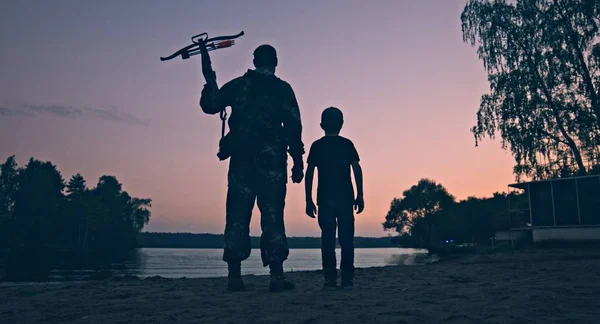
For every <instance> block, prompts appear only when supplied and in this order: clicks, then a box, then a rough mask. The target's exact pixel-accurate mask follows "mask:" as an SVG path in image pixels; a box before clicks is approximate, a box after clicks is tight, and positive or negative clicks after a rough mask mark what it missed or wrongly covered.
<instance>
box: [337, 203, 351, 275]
mask: <svg viewBox="0 0 600 324" xmlns="http://www.w3.org/2000/svg"><path fill="white" fill-rule="evenodd" d="M338 236H339V241H340V247H341V248H342V260H341V264H340V270H341V276H342V281H352V280H353V279H354V210H353V206H352V205H349V207H347V206H344V207H343V209H342V210H340V213H339V216H338Z"/></svg>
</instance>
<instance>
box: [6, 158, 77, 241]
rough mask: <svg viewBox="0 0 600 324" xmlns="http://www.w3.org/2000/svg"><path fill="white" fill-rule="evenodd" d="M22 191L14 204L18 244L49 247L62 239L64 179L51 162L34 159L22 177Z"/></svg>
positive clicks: (20, 180) (20, 174) (19, 181)
mask: <svg viewBox="0 0 600 324" xmlns="http://www.w3.org/2000/svg"><path fill="white" fill-rule="evenodd" d="M17 179H18V190H17V192H16V195H15V202H14V218H15V222H16V231H17V234H18V236H17V238H18V239H19V242H18V243H21V244H25V245H35V246H46V245H49V244H54V243H55V242H54V241H55V240H56V239H59V238H61V236H60V224H62V222H60V221H58V220H59V217H60V215H61V213H60V209H61V207H62V206H63V202H64V201H63V199H64V195H63V189H64V187H65V184H64V181H63V178H62V175H61V174H60V172H59V171H58V170H57V169H56V166H55V165H53V164H52V163H50V162H42V161H39V160H35V159H33V158H31V159H30V160H29V163H27V165H26V166H25V168H24V169H23V170H22V171H21V172H19V174H18V177H17Z"/></svg>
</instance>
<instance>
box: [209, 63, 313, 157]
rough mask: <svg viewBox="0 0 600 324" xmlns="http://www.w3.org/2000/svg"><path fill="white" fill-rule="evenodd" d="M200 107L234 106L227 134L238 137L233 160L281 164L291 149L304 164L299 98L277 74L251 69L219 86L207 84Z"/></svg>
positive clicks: (215, 110)
mask: <svg viewBox="0 0 600 324" xmlns="http://www.w3.org/2000/svg"><path fill="white" fill-rule="evenodd" d="M200 107H201V108H202V111H204V112H205V113H207V114H211V115H212V114H217V113H219V112H220V111H221V110H223V109H225V107H231V114H230V117H229V124H228V125H229V130H230V133H229V134H228V136H230V135H234V136H235V139H236V149H235V151H234V153H233V154H232V160H234V159H235V160H244V161H249V162H250V161H253V162H254V163H255V164H256V163H257V161H258V162H259V163H262V164H265V167H267V168H279V167H282V166H283V167H285V165H287V153H289V154H290V156H291V157H292V159H293V160H294V164H298V165H299V166H301V165H302V156H303V155H304V153H305V151H304V144H303V142H302V123H301V120H300V109H299V107H298V102H297V100H296V96H295V94H294V91H293V90H292V87H291V86H290V85H289V84H288V83H287V82H285V81H283V80H281V79H280V78H278V77H276V76H275V75H272V74H271V75H270V74H264V73H259V72H256V71H254V70H248V71H247V72H246V73H245V74H244V75H243V76H241V77H238V78H236V79H233V80H231V81H229V82H227V83H226V84H224V85H223V86H222V87H221V88H220V89H213V88H212V87H210V86H209V85H204V88H203V89H202V95H201V98H200Z"/></svg>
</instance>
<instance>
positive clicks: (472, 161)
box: [0, 0, 514, 236]
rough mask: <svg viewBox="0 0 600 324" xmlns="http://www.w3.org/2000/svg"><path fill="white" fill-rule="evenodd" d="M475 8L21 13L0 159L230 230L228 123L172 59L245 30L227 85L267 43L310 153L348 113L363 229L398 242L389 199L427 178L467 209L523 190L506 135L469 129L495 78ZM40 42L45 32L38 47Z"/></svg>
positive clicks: (195, 226) (1, 79) (231, 57)
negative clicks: (332, 120) (475, 28)
mask: <svg viewBox="0 0 600 324" xmlns="http://www.w3.org/2000/svg"><path fill="white" fill-rule="evenodd" d="M464 3H465V2H464V1H458V0H456V1H444V2H440V1H433V0H428V1H420V2H418V3H408V2H400V1H398V2H390V3H385V4H378V5H377V6H375V5H369V4H368V3H366V2H361V1H337V2H336V1H331V2H327V3H321V4H318V5H317V4H316V3H313V4H311V5H310V6H308V5H304V4H302V2H298V3H295V4H290V3H287V4H286V3H279V2H269V1H264V3H263V5H264V6H267V5H268V6H269V10H264V9H261V7H263V6H261V5H257V4H256V3H253V4H249V3H246V2H242V1H238V2H235V1H229V2H228V1H225V2H223V3H219V4H214V6H220V7H221V8H211V10H210V12H219V10H227V12H228V16H229V18H230V19H228V20H227V21H224V20H223V19H222V18H221V15H210V14H209V13H208V12H207V11H206V10H204V8H202V6H201V5H199V4H198V3H197V2H192V1H190V2H188V3H185V4H184V3H180V4H179V5H178V6H177V7H173V6H172V5H171V4H167V3H163V2H159V1H155V2H148V3H147V4H146V3H145V5H144V6H143V7H142V6H138V7H136V6H135V5H134V4H133V3H123V4H120V3H110V4H109V3H103V4H98V3H97V4H93V3H76V4H72V6H69V7H68V8H66V7H65V8H60V6H59V5H54V4H49V3H43V2H40V3H38V4H37V5H35V6H33V5H31V6H29V5H25V4H20V3H11V4H8V5H6V6H5V7H7V8H6V10H3V12H2V13H0V21H3V24H4V25H5V27H6V28H1V29H0V34H1V35H2V36H3V39H11V40H12V39H14V44H13V46H11V47H9V48H6V49H3V51H2V52H1V53H0V62H3V63H2V65H3V66H2V70H3V71H5V73H3V74H2V75H1V76H0V88H1V89H3V91H2V94H1V95H0V108H3V110H0V113H2V112H3V113H2V114H0V141H1V142H0V159H1V160H2V161H4V160H5V159H6V158H7V157H8V156H10V155H13V154H15V155H16V156H17V159H18V161H19V163H20V164H21V165H22V164H24V163H26V162H27V160H28V159H29V158H30V157H32V156H33V157H35V158H38V159H42V160H50V161H52V162H53V163H55V164H56V165H57V166H58V168H59V170H60V171H61V172H62V173H63V177H64V178H66V180H68V178H70V176H71V175H73V174H75V173H77V172H79V173H82V174H83V175H84V177H85V178H86V180H87V181H88V185H89V186H94V185H95V183H96V182H97V179H98V178H99V177H100V176H101V175H103V174H111V175H115V176H117V178H118V179H119V181H121V183H123V185H124V189H125V190H127V191H128V192H129V193H130V194H131V195H133V196H137V197H149V198H152V199H153V208H152V219H151V222H150V224H149V225H148V226H147V227H146V229H145V230H146V231H170V232H195V233H206V232H208V233H221V232H222V231H223V229H224V224H225V216H224V210H225V193H226V188H227V184H226V173H227V166H228V165H227V164H228V162H220V161H219V160H218V159H217V157H216V152H217V144H218V140H219V137H220V120H219V119H218V117H217V116H209V115H205V114H203V113H202V112H201V110H200V108H199V107H198V99H199V95H200V90H201V87H202V84H203V79H202V75H201V73H200V60H199V56H196V57H193V58H191V59H189V60H185V61H181V60H174V61H168V62H160V61H159V57H160V56H165V55H168V54H170V53H172V52H174V51H176V50H178V49H179V48H181V47H183V46H185V45H187V44H188V42H189V41H190V39H189V38H190V37H191V36H193V35H194V34H197V33H200V32H203V31H207V32H208V33H209V36H218V35H219V34H234V33H238V32H239V31H241V30H244V31H245V33H246V35H244V36H243V37H241V38H240V39H238V40H236V45H235V46H233V47H230V48H226V49H222V50H219V51H215V52H211V53H214V54H211V55H212V61H213V68H214V69H215V71H216V73H217V80H218V83H219V84H220V85H221V84H223V83H224V82H226V81H228V80H231V79H232V78H234V77H236V76H239V75H241V74H242V73H244V72H245V71H246V69H248V68H251V65H252V56H251V53H252V50H253V49H254V48H255V47H256V46H258V45H260V44H263V43H270V44H273V45H274V46H275V47H276V48H277V50H278V55H279V61H280V66H279V67H278V70H277V75H279V76H280V77H281V78H282V79H284V80H286V81H288V82H289V83H290V84H291V85H292V87H293V88H294V91H295V92H296V96H297V98H298V101H299V104H300V109H301V114H302V120H303V124H304V132H303V140H304V143H305V146H306V150H307V151H308V148H309V147H310V145H311V144H312V142H313V141H315V140H316V139H318V138H319V137H321V136H322V131H321V130H320V128H319V118H320V114H321V111H322V110H323V109H324V108H326V107H328V106H336V107H339V108H340V109H341V110H342V111H343V112H344V115H345V125H344V128H343V129H342V134H341V135H342V136H345V137H348V138H350V139H351V140H352V141H353V142H354V143H355V146H356V148H357V150H358V152H359V154H360V157H361V164H362V166H363V171H364V190H365V211H364V212H363V213H362V214H360V215H357V216H356V235H357V236H384V235H387V234H392V233H391V232H384V231H383V230H382V227H381V223H382V222H383V220H384V217H385V215H386V213H387V210H388V208H389V204H390V202H391V200H392V199H393V198H394V197H401V195H402V192H403V191H404V190H406V189H408V188H410V186H412V185H414V184H416V183H417V182H418V181H419V179H421V178H424V177H428V178H431V179H434V180H436V181H437V182H439V183H441V184H442V185H444V186H445V187H446V188H447V189H448V191H449V192H450V193H451V194H453V195H454V196H456V197H457V198H458V199H464V198H466V197H468V196H491V195H492V194H493V193H494V192H502V191H506V190H507V189H506V188H507V185H508V184H509V183H511V182H513V180H514V177H513V175H512V166H513V163H514V161H513V158H512V157H511V155H510V153H509V152H506V151H503V150H501V149H500V145H499V143H498V141H491V140H484V141H483V142H482V143H480V146H479V147H475V142H474V139H473V136H472V134H471V133H470V131H469V129H470V128H471V127H472V126H473V125H474V124H475V122H476V112H477V109H478V106H479V99H480V96H481V95H482V94H484V93H485V92H487V91H488V83H487V79H486V74H485V72H484V71H483V67H482V64H481V62H480V61H479V60H478V58H477V54H476V49H475V48H472V47H470V46H469V45H467V44H464V43H463V42H462V34H461V30H460V13H461V11H462V8H463V6H464ZM49 13H51V14H49ZM214 16H217V17H214ZM309 20H310V21H311V23H310V24H307V23H306V22H307V21H309ZM198 22H202V24H200V23H198ZM204 23H205V24H204ZM274 26H276V27H277V28H273V27H274ZM9 32H10V33H11V34H10V35H9V34H8V33H9ZM37 35H44V37H43V39H41V40H40V41H39V42H35V43H34V44H32V43H31V42H30V40H31V39H32V38H36V37H37ZM378 44H386V45H385V46H378ZM70 52H72V53H73V55H66V54H65V53H70ZM41 53H43V55H42V54H41ZM23 104H31V105H38V106H47V105H56V106H70V107H80V108H81V109H83V107H87V108H89V109H101V110H102V111H106V112H108V113H109V114H114V115H111V116H112V117H108V118H107V117H106V115H105V116H104V117H105V118H100V117H98V115H97V114H96V115H94V114H93V113H90V114H85V113H84V114H82V115H75V114H73V115H69V114H65V113H62V114H61V113H60V111H56V110H52V109H49V110H43V111H42V110H39V109H38V110H32V109H30V108H22V105H23ZM86 111H87V110H86ZM9 112H10V113H9ZM125 114H129V115H125ZM115 116H120V117H115ZM128 116H129V117H128ZM131 116H134V117H131ZM305 160H306V156H305ZM317 176H318V175H317ZM287 197H288V198H287V202H286V229H287V232H288V234H289V235H290V236H318V235H319V234H320V232H319V228H318V225H317V223H316V221H315V220H314V219H311V218H309V217H307V216H306V215H304V183H302V184H293V183H292V182H291V181H289V184H288V195H287ZM259 217H260V215H259V214H258V211H257V209H255V213H254V217H253V221H252V227H251V231H252V233H251V234H252V235H259V234H260V226H259Z"/></svg>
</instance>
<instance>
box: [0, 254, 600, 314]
mask: <svg viewBox="0 0 600 324" xmlns="http://www.w3.org/2000/svg"><path fill="white" fill-rule="evenodd" d="M599 270H600V252H597V250H596V251H591V252H590V251H579V250H552V251H542V252H540V251H521V252H517V253H516V254H512V253H502V254H494V255H478V256H467V257H462V258H460V259H456V260H452V261H444V262H441V263H438V264H429V265H422V266H398V267H383V268H370V269H358V270H357V272H356V285H355V287H354V288H353V289H352V290H336V291H323V290H322V288H321V285H322V283H323V281H322V275H321V273H319V272H317V271H312V272H296V273H290V274H288V277H289V278H290V279H291V280H293V281H294V282H295V283H296V285H297V288H296V289H295V290H293V291H288V292H283V293H276V294H273V293H269V292H268V291H267V284H268V277H265V276H247V277H245V281H246V284H247V288H248V289H247V291H245V292H238V293H229V292H227V291H226V290H225V280H224V279H223V278H209V279H164V278H147V279H136V278H114V279H111V280H105V281H87V282H67V283H35V284H20V283H1V284H0V323H3V324H4V323H286V324H292V323H307V324H308V323H361V324H366V323H449V324H450V323H600V278H599V273H600V272H599Z"/></svg>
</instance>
